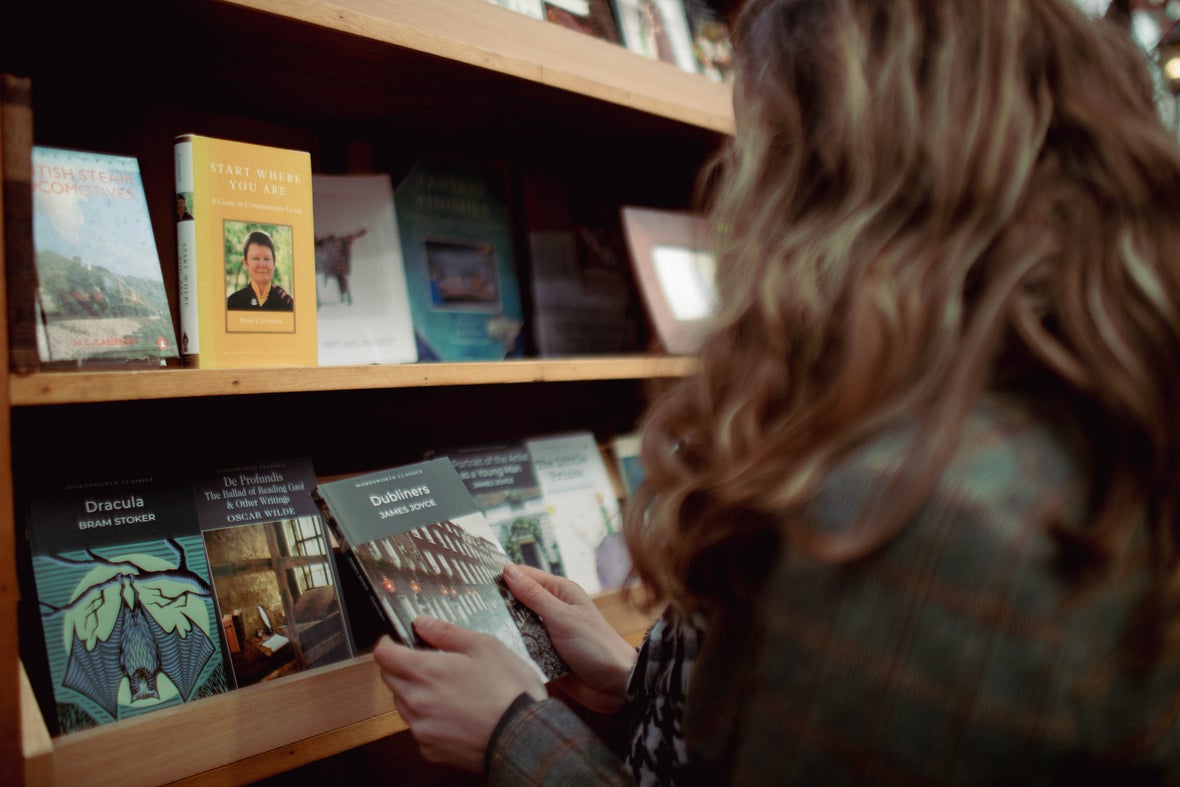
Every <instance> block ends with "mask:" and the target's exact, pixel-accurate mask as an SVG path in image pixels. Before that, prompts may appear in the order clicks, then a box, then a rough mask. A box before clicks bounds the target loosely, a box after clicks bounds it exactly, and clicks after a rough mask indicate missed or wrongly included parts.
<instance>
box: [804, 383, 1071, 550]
mask: <svg viewBox="0 0 1180 787" xmlns="http://www.w3.org/2000/svg"><path fill="white" fill-rule="evenodd" d="M920 439H922V436H921V432H920V430H919V428H918V425H917V424H916V423H913V422H910V423H902V424H898V425H896V426H894V427H892V428H889V429H886V430H883V431H882V432H880V433H878V434H877V435H875V436H873V437H872V438H870V439H869V440H867V441H866V442H864V443H863V444H861V445H860V446H858V447H857V448H856V449H854V450H853V451H851V452H850V453H848V454H847V455H846V456H845V457H844V458H843V459H842V460H841V461H840V462H838V463H837V464H836V466H835V467H834V468H833V469H832V471H831V472H830V473H829V474H828V475H827V477H826V479H825V480H824V482H823V483H822V484H821V487H820V489H819V491H818V493H817V495H816V498H815V502H814V504H813V506H812V510H811V512H810V513H811V516H812V517H813V518H814V520H815V523H816V524H817V525H818V526H820V527H821V528H842V527H851V526H855V523H857V522H862V521H865V519H866V518H872V516H873V514H874V513H879V512H881V511H883V510H886V509H887V508H888V507H889V504H890V503H891V502H893V501H895V500H896V499H897V497H898V495H899V494H901V493H902V490H904V489H905V488H907V487H908V485H909V484H911V483H913V482H915V481H918V480H920V479H916V478H914V477H913V476H914V472H915V469H914V468H915V465H914V464H913V459H914V456H915V453H914V451H913V449H914V448H915V441H916V440H920ZM918 472H920V471H918ZM930 472H934V473H937V478H935V479H928V480H929V481H930V483H928V485H927V487H928V489H929V494H928V496H927V497H926V499H925V501H924V503H923V505H922V506H921V508H920V510H919V512H918V513H919V518H921V516H922V515H925V516H928V517H929V516H941V517H947V516H950V517H953V518H957V519H972V520H983V521H987V522H990V523H991V524H992V525H994V526H997V527H1002V526H1003V525H1005V524H1007V525H1008V526H1010V527H1016V528H1018V529H1019V528H1021V523H1024V522H1027V520H1028V519H1029V518H1030V517H1031V518H1039V517H1040V516H1041V515H1042V514H1043V513H1044V512H1045V510H1046V509H1047V508H1049V507H1055V510H1054V511H1053V516H1060V517H1064V518H1066V519H1069V520H1076V519H1077V518H1078V517H1081V516H1084V510H1083V509H1082V501H1084V500H1085V499H1086V495H1085V494H1082V492H1083V491H1084V490H1083V489H1082V487H1083V486H1084V484H1085V483H1086V481H1085V474H1084V472H1083V470H1082V466H1081V463H1080V459H1079V457H1078V455H1077V454H1076V452H1075V451H1074V450H1072V448H1071V447H1070V445H1069V443H1068V441H1067V440H1066V439H1065V438H1064V436H1063V435H1062V434H1061V433H1060V431H1058V430H1057V429H1056V428H1055V427H1054V426H1053V425H1052V424H1051V423H1049V422H1048V421H1047V420H1045V419H1044V418H1041V417H1039V416H1038V415H1037V414H1036V412H1035V410H1034V409H1033V408H1031V407H1029V406H1028V405H1026V404H1024V403H1022V402H1021V401H1020V400H1017V399H1013V398H1006V397H1000V396H988V397H985V398H983V399H981V400H980V401H979V402H978V403H977V404H976V406H975V407H974V408H972V410H971V412H970V413H969V414H968V416H967V417H966V419H965V420H964V422H963V425H962V428H961V430H960V432H959V436H958V439H957V441H956V442H955V444H954V446H953V448H952V450H951V452H950V454H949V456H948V457H947V458H946V460H945V461H943V462H940V463H939V464H937V465H936V466H935V467H934V468H933V470H931V471H930ZM1038 512H1040V513H1038Z"/></svg>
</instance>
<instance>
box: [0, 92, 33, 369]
mask: <svg viewBox="0 0 1180 787" xmlns="http://www.w3.org/2000/svg"><path fill="white" fill-rule="evenodd" d="M32 92H33V86H32V80H31V79H30V78H29V77H26V76H18V75H16V74H5V73H0V155H2V158H0V166H2V168H3V185H4V194H3V201H2V202H0V204H2V205H3V206H4V222H3V225H4V237H3V238H2V239H0V240H2V241H3V244H4V245H3V257H4V270H5V277H6V280H7V293H8V298H7V301H8V346H9V361H10V363H11V366H12V367H13V368H14V369H18V370H25V369H34V368H36V367H37V366H38V365H39V364H40V362H41V355H40V353H39V352H38V351H37V347H38V344H37V329H38V327H39V326H40V324H41V322H40V321H41V316H40V309H39V307H38V306H37V265H36V262H35V261H34V257H33V183H32V175H33V95H32Z"/></svg>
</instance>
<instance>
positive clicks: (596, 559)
mask: <svg viewBox="0 0 1180 787" xmlns="http://www.w3.org/2000/svg"><path fill="white" fill-rule="evenodd" d="M525 444H526V445H527V447H528V449H529V454H530V455H531V456H532V459H533V467H534V469H535V471H536V474H537V480H538V482H539V483H540V485H541V492H542V494H544V496H545V501H546V503H547V504H548V505H549V507H550V513H551V516H552V517H553V520H554V530H555V532H556V535H557V543H558V546H559V547H560V549H561V555H562V560H563V561H564V564H565V573H566V576H567V577H569V578H570V579H572V580H574V581H575V582H577V583H578V584H579V585H581V586H582V589H583V590H585V591H586V592H587V593H590V594H594V593H600V592H602V591H605V590H614V589H616V588H619V587H621V586H622V585H623V583H624V582H625V581H626V578H627V574H628V572H629V571H630V570H631V558H630V556H629V554H628V553H627V547H626V544H625V543H624V541H623V533H622V528H621V521H620V510H619V499H618V497H617V496H616V493H615V486H614V484H613V483H612V482H611V477H610V472H609V471H608V470H607V467H606V462H605V461H604V460H603V458H602V451H601V450H600V449H599V447H598V442H597V441H596V440H595V439H594V435H593V434H591V433H590V432H571V433H567V434H559V435H549V436H543V437H533V438H529V439H528V440H526V441H525Z"/></svg>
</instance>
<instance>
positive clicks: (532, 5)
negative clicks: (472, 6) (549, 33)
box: [487, 0, 545, 19]
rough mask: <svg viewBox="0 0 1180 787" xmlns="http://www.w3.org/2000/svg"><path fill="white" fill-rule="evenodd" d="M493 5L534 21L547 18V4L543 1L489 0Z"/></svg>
mask: <svg viewBox="0 0 1180 787" xmlns="http://www.w3.org/2000/svg"><path fill="white" fill-rule="evenodd" d="M487 1H488V2H489V3H491V4H492V5H498V6H500V7H501V8H507V9H508V10H509V11H515V12H516V13H518V14H524V15H525V16H531V17H532V18H533V19H544V18H545V4H544V2H543V0H487Z"/></svg>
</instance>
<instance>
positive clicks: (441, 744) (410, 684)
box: [373, 617, 548, 771]
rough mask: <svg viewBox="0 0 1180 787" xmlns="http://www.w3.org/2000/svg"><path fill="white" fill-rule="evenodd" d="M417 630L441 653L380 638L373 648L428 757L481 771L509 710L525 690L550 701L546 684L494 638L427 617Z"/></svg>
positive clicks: (417, 623)
mask: <svg viewBox="0 0 1180 787" xmlns="http://www.w3.org/2000/svg"><path fill="white" fill-rule="evenodd" d="M414 630H415V631H416V632H417V633H418V636H419V637H421V638H422V639H423V640H424V641H425V642H426V643H427V644H428V645H430V646H431V647H434V648H438V650H437V651H429V650H411V649H410V648H407V647H405V646H404V645H398V644H395V643H394V641H393V640H392V639H390V638H389V637H387V636H386V637H382V638H381V640H380V641H379V642H378V643H377V647H376V649H375V650H374V651H373V658H374V659H375V660H376V662H377V665H378V666H379V667H380V668H381V679H382V680H383V681H384V682H385V685H386V686H388V687H389V689H390V691H392V692H393V701H394V703H395V704H396V705H397V709H398V711H399V712H400V713H401V715H402V717H403V718H404V719H405V720H406V722H407V723H409V725H410V731H411V733H412V734H413V735H414V739H415V740H417V741H418V746H419V748H420V749H421V751H422V756H423V757H425V758H426V759H427V760H430V761H431V762H436V763H443V764H447V765H453V766H456V767H459V768H464V769H466V770H469V771H480V770H482V768H483V760H484V751H485V750H486V749H487V746H488V741H489V739H490V738H491V736H492V731H493V730H494V729H495V728H496V723H497V722H498V721H499V720H500V717H501V716H503V715H504V711H506V710H508V706H509V705H511V704H512V701H513V700H515V699H516V698H517V697H519V696H520V694H521V693H522V692H527V693H528V694H529V695H531V696H532V697H534V698H536V699H539V700H540V699H545V698H546V697H547V696H548V693H547V692H546V691H545V684H544V683H542V682H541V678H540V677H539V676H538V675H537V673H536V672H535V671H534V669H533V667H532V665H530V664H526V663H525V662H524V661H522V660H521V659H520V657H519V656H517V655H516V654H515V653H513V652H512V651H511V650H509V649H508V647H507V646H505V645H504V644H503V643H502V642H500V641H499V640H498V639H496V638H495V637H493V636H492V635H490V634H482V633H479V632H475V631H471V630H469V629H465V628H463V627H461V626H457V625H455V624H453V623H448V622H446V621H443V620H437V619H435V618H428V617H420V618H417V619H416V620H415V621H414Z"/></svg>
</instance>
